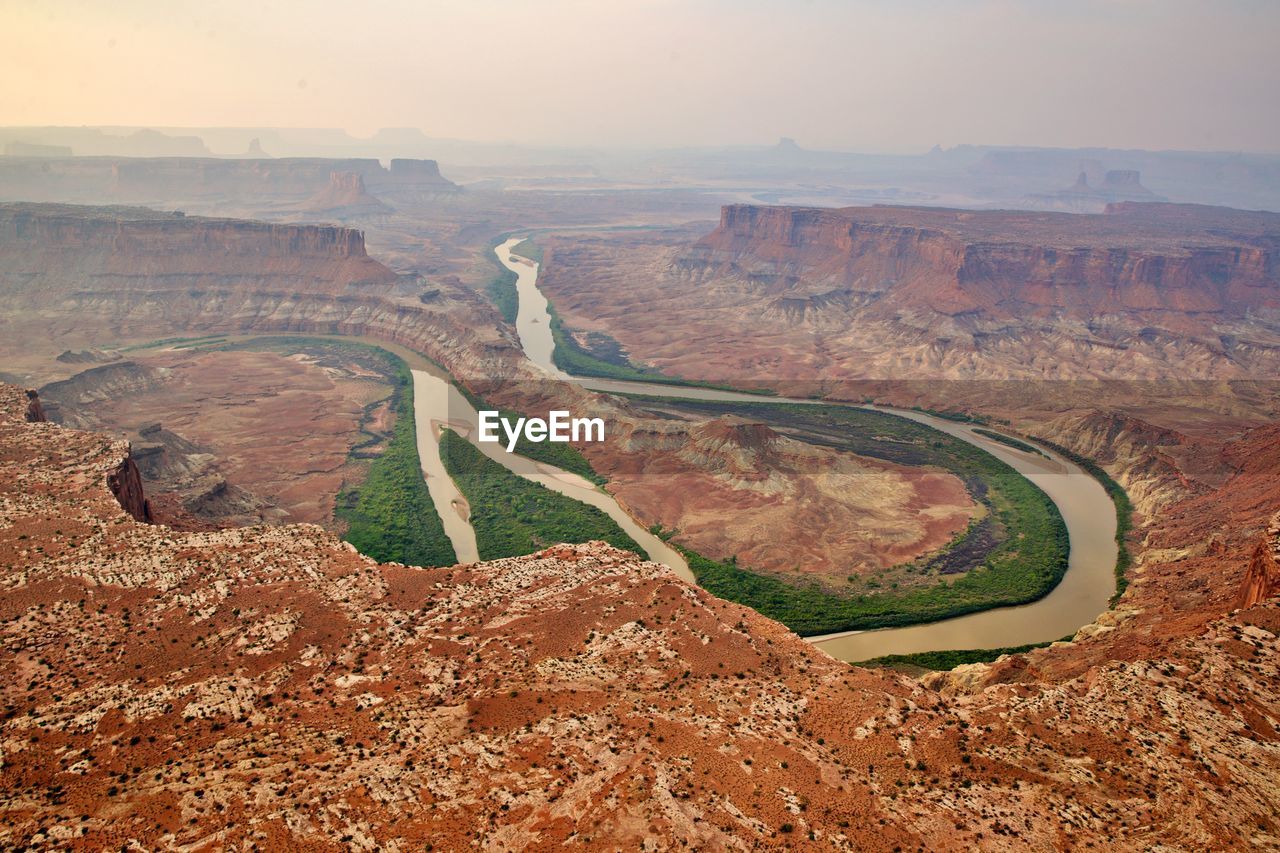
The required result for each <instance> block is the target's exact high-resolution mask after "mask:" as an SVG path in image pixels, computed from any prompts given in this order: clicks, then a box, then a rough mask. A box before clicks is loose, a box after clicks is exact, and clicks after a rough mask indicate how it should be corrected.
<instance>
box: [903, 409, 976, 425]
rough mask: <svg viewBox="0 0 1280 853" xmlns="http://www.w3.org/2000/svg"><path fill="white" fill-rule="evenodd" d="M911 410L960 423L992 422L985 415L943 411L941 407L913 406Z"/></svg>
mask: <svg viewBox="0 0 1280 853" xmlns="http://www.w3.org/2000/svg"><path fill="white" fill-rule="evenodd" d="M911 411H913V412H922V413H924V414H926V415H933V416H934V417H935V418H942V419H943V420H944V421H955V422H956V423H958V424H989V423H991V419H990V418H988V417H986V416H985V415H975V414H973V413H971V412H952V411H943V410H941V409H927V408H925V407H924V406H912V407H911Z"/></svg>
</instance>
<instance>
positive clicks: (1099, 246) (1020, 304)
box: [693, 203, 1280, 327]
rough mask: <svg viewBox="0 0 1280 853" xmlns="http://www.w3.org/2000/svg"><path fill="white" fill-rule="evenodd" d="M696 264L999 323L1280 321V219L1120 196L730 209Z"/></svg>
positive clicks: (881, 309)
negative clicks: (966, 206) (1023, 202)
mask: <svg viewBox="0 0 1280 853" xmlns="http://www.w3.org/2000/svg"><path fill="white" fill-rule="evenodd" d="M693 258H694V259H695V261H701V262H703V263H708V264H713V265H714V264H725V263H732V264H736V265H738V266H740V267H743V268H746V269H753V270H756V271H757V272H759V271H760V270H761V269H763V268H772V269H773V271H775V272H783V273H786V274H790V275H791V276H793V277H795V278H798V279H800V280H801V282H802V284H801V287H803V286H804V285H806V284H807V285H814V286H822V287H828V288H829V287H831V286H833V285H841V286H846V287H849V288H851V289H852V290H854V291H864V292H868V293H872V294H876V295H878V296H880V297H882V301H881V304H880V305H878V306H877V308H876V311H877V313H887V312H900V311H902V310H912V309H922V310H930V311H936V312H939V313H942V314H948V315H953V316H955V315H963V314H973V315H980V316H985V317H990V318H999V319H1022V318H1027V317H1057V316H1065V317H1069V318H1075V319H1089V318H1093V317H1096V316H1099V315H1107V314H1117V315H1133V316H1135V317H1140V318H1143V319H1144V321H1160V322H1162V324H1163V325H1166V326H1173V327H1185V326H1187V325H1189V324H1192V323H1195V322H1198V321H1201V320H1206V319H1211V320H1222V319H1242V318H1245V317H1247V316H1253V315H1255V314H1257V313H1259V312H1261V313H1264V314H1267V315H1269V316H1273V317H1275V318H1277V319H1280V215H1276V214H1269V213H1253V212H1246V211H1230V210H1226V209H1216V208H1203V207H1198V206H1190V205H1168V204H1138V203H1120V204H1115V205H1112V206H1111V207H1110V208H1109V209H1108V212H1107V213H1106V214H1098V215H1092V214H1057V213H1029V212H1014V211H959V210H945V209H936V208H902V207H869V208H844V209H839V210H836V209H815V208H789V207H761V206H756V205H730V206H726V207H725V208H724V209H723V211H722V213H721V220H720V226H719V228H717V229H716V230H715V231H714V232H712V233H711V234H709V235H708V236H707V237H706V238H704V239H703V240H702V241H700V242H699V244H698V245H697V247H696V249H695V252H694V253H693Z"/></svg>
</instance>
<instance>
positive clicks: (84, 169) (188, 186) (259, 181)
mask: <svg viewBox="0 0 1280 853" xmlns="http://www.w3.org/2000/svg"><path fill="white" fill-rule="evenodd" d="M392 162H393V168H391V169H387V168H384V167H383V166H382V164H381V163H379V162H378V161H377V160H374V159H364V158H342V159H338V158H320V157H280V158H275V159H270V158H266V157H265V156H264V155H263V154H261V153H255V154H254V156H251V157H248V158H245V159H236V160H230V159H216V158H209V157H82V158H64V159H44V158H25V157H24V158H18V157H14V158H4V159H0V201H5V200H10V201H16V200H22V201H41V202H93V203H98V204H101V203H102V202H104V201H107V200H109V201H111V202H113V203H128V204H138V203H150V204H165V205H171V204H178V203H184V204H203V205H206V206H207V205H209V204H213V203H229V202H234V203H235V204H237V205H254V204H259V205H261V204H277V205H278V204H305V203H306V202H307V200H308V199H310V198H311V197H313V196H314V195H316V194H317V193H320V192H323V191H324V189H325V187H327V186H328V185H329V183H330V176H331V175H332V174H333V173H335V172H338V173H344V174H354V175H358V176H359V177H360V179H361V180H362V181H363V182H364V183H365V185H366V186H367V187H368V188H369V191H370V192H371V193H373V194H375V195H377V194H380V193H384V192H389V193H394V192H396V191H397V190H400V189H404V190H406V191H409V192H411V193H421V192H423V191H424V190H430V191H432V192H435V193H452V192H457V190H458V187H457V186H456V185H455V184H453V183H452V182H450V181H449V180H447V179H445V178H444V177H443V176H441V175H440V170H439V168H438V167H437V166H436V163H435V161H434V160H396V161H392ZM395 164H399V165H395Z"/></svg>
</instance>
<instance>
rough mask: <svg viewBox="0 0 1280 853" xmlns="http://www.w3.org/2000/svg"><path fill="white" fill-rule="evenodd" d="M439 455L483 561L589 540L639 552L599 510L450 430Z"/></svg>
mask: <svg viewBox="0 0 1280 853" xmlns="http://www.w3.org/2000/svg"><path fill="white" fill-rule="evenodd" d="M440 457H441V459H443V460H444V466H445V469H446V470H447V471H448V472H449V476H451V477H453V480H454V482H455V483H457V484H458V488H459V489H460V490H461V491H462V494H463V495H464V496H465V497H466V499H467V502H468V503H470V504H471V526H472V528H473V529H474V530H475V533H476V545H477V546H478V548H479V550H480V559H482V560H494V559H497V558H499V557H517V556H520V555H522V554H531V553H533V552H535V551H538V550H540V549H542V548H545V547H547V546H548V545H555V544H558V543H560V542H587V541H589V540H592V539H603V540H604V541H605V542H608V543H609V544H611V545H615V546H617V547H619V548H623V549H626V550H628V551H634V552H635V553H637V554H640V555H641V556H643V555H644V551H643V549H641V547H640V545H639V544H638V543H636V541H635V540H634V539H632V538H631V537H630V536H628V535H627V534H626V533H624V532H623V530H622V528H620V527H618V525H617V524H616V523H615V522H614V520H613V519H612V518H610V517H609V516H608V515H606V514H605V513H604V512H602V511H601V510H599V509H597V508H596V507H593V506H590V505H588V504H584V503H582V502H581V501H576V500H574V499H573V498H569V497H565V496H564V495H561V494H559V493H558V492H553V491H551V490H550V489H548V488H546V487H545V486H541V485H539V484H538V483H533V482H530V481H529V480H526V479H524V478H523V477H521V476H520V475H518V474H513V473H512V472H510V471H508V470H507V469H506V468H504V467H502V466H501V465H499V464H498V463H497V462H494V461H493V460H492V459H490V458H488V457H487V456H485V455H484V454H483V453H481V452H480V451H479V450H477V449H476V448H475V447H474V446H473V445H472V444H471V442H469V441H467V440H466V439H465V438H463V437H461V436H459V435H458V434H457V433H455V432H453V431H452V430H445V431H444V433H443V435H442V436H441V439H440Z"/></svg>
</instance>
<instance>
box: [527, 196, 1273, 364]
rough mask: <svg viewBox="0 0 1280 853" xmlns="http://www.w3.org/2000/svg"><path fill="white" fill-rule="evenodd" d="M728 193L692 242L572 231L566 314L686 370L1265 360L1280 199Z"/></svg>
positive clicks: (554, 260)
mask: <svg viewBox="0 0 1280 853" xmlns="http://www.w3.org/2000/svg"><path fill="white" fill-rule="evenodd" d="M1107 211H1108V212H1107V213H1106V214H1095V215H1071V214H1059V213H1031V212H1016V211H958V210H943V209H937V208H908V207H868V208H845V209H839V210H836V209H817V208H793V207H764V206H758V205H729V206H726V207H725V208H724V209H723V212H722V215H721V220H720V224H719V227H717V228H716V229H715V230H713V231H712V232H711V233H709V234H707V235H705V236H704V237H703V238H702V239H700V240H698V241H697V242H695V243H692V244H687V243H686V244H680V243H674V242H669V241H664V240H663V239H661V238H659V237H655V236H652V235H632V236H628V235H613V236H610V237H608V238H602V237H598V236H591V237H578V238H560V239H558V240H554V241H550V245H549V248H548V249H547V250H546V252H545V254H544V264H543V266H544V272H543V275H542V278H541V283H542V284H543V286H544V289H545V290H546V292H547V293H548V295H549V296H550V297H551V298H552V300H553V302H555V304H556V306H557V310H559V311H560V313H561V316H562V317H563V318H564V320H565V322H566V323H567V324H568V325H569V326H570V327H572V328H575V329H581V330H585V331H588V332H592V331H595V332H607V333H608V334H611V335H612V336H613V337H615V338H616V339H617V340H618V341H619V342H620V344H621V345H622V347H623V348H624V349H625V351H627V352H628V353H630V354H631V355H632V356H633V357H634V358H636V359H637V360H639V361H641V362H645V363H649V364H652V365H655V366H658V367H660V368H662V369H664V370H665V371H666V372H669V373H672V374H679V375H681V376H684V377H687V378H695V379H707V380H713V381H735V382H742V383H753V384H754V383H769V382H772V383H773V385H774V386H779V385H780V383H782V382H783V381H792V380H796V379H799V380H810V381H822V380H828V381H830V380H849V379H877V378H893V379H925V378H952V379H958V378H962V379H999V378H1008V377H1017V378H1046V379H1048V378H1051V379H1065V378H1076V379H1081V378H1102V377H1105V378H1114V379H1140V378H1189V377H1205V378H1208V377H1212V378H1216V379H1221V378H1224V377H1230V378H1238V377H1241V376H1255V377H1261V376H1266V377H1270V376H1273V375H1276V373H1277V370H1278V369H1280V215H1276V214H1271V213H1257V212H1247V211H1237V210H1230V209H1227V208H1211V207H1200V206H1195V205H1172V204H1140V203H1129V202H1124V203H1117V204H1113V205H1110V206H1109V207H1108V208H1107Z"/></svg>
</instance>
